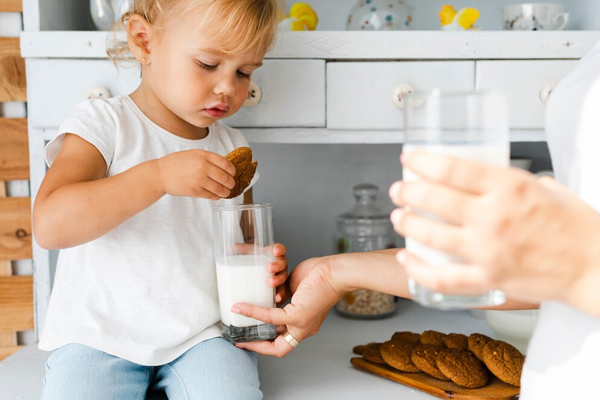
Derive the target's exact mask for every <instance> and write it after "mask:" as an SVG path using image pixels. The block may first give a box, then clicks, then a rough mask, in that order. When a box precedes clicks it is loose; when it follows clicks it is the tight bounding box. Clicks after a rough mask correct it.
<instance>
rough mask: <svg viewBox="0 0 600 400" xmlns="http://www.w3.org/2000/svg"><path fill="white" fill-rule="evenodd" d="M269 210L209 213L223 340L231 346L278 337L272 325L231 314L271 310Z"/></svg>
mask: <svg viewBox="0 0 600 400" xmlns="http://www.w3.org/2000/svg"><path fill="white" fill-rule="evenodd" d="M271 210H272V206H271V204H228V205H219V206H216V207H214V208H213V227H214V245H215V261H216V267H217V286H218V290H219V305H220V311H221V326H222V330H223V334H224V336H225V339H227V340H228V341H230V342H232V343H239V342H252V341H257V340H269V339H274V338H275V337H277V329H276V327H275V325H271V324H265V323H264V322H262V321H258V320H256V319H253V318H248V317H245V316H243V315H239V314H235V313H232V312H231V306H233V305H234V304H235V303H240V302H243V303H250V304H254V305H258V306H262V307H266V308H272V307H274V306H275V289H274V288H272V287H271V286H269V285H268V283H267V282H268V280H269V278H270V277H271V276H272V274H270V273H269V272H268V271H267V265H269V264H270V263H271V262H273V261H274V256H273V244H274V240H273V224H272V221H271V218H272V217H271V214H272V211H271Z"/></svg>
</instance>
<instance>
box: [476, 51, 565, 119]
mask: <svg viewBox="0 0 600 400" xmlns="http://www.w3.org/2000/svg"><path fill="white" fill-rule="evenodd" d="M575 64H577V61H574V60H544V61H539V60H536V61H523V60H519V61H498V60H496V61H478V62H477V69H476V84H475V85H476V87H477V88H478V89H489V90H497V91H500V92H503V93H504V95H505V97H506V99H507V103H508V110H509V115H510V120H509V121H510V126H511V128H513V129H543V127H544V114H545V109H546V103H547V101H548V98H549V97H550V94H551V93H552V89H553V88H554V86H555V85H556V84H557V83H558V81H560V79H561V78H562V77H563V76H565V75H566V74H567V73H568V72H569V71H570V70H571V69H572V68H573V67H574V66H575Z"/></svg>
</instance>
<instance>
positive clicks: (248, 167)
mask: <svg viewBox="0 0 600 400" xmlns="http://www.w3.org/2000/svg"><path fill="white" fill-rule="evenodd" d="M225 158H227V159H228V160H229V161H230V162H231V163H232V164H233V166H234V167H235V175H234V177H233V179H234V180H235V186H234V187H233V189H231V193H230V194H229V196H228V197H226V199H233V198H234V197H238V196H239V195H240V194H242V193H243V192H244V190H246V188H247V187H248V185H250V182H251V181H252V178H253V177H254V173H255V172H256V167H257V166H258V162H257V161H252V150H251V149H250V147H238V148H237V149H235V150H233V151H232V152H231V153H229V154H227V155H226V156H225Z"/></svg>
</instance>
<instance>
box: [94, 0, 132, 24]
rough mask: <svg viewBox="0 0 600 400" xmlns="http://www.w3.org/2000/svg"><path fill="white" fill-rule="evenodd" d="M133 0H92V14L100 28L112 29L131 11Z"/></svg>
mask: <svg viewBox="0 0 600 400" xmlns="http://www.w3.org/2000/svg"><path fill="white" fill-rule="evenodd" d="M132 5H133V0H90V14H91V16H92V21H93V22H94V26H95V27H96V29H98V30H102V31H108V30H111V29H112V27H113V25H114V24H115V22H117V21H118V20H119V18H121V16H122V15H123V14H124V13H126V12H127V11H129V9H130V8H131V6H132Z"/></svg>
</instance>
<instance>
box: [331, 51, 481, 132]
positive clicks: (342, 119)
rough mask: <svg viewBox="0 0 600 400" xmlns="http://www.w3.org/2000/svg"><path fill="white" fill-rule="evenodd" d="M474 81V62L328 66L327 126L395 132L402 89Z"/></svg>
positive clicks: (399, 121) (466, 85)
mask: <svg viewBox="0 0 600 400" xmlns="http://www.w3.org/2000/svg"><path fill="white" fill-rule="evenodd" d="M474 81H475V63H474V62H472V61H444V62H441V61H437V62H431V61H425V62H414V61H413V62H410V61H408V62H345V63H344V62H330V63H328V65H327V127H328V128H330V129H350V130H357V129H361V130H364V129H387V130H393V131H398V130H401V129H402V126H403V114H402V109H401V108H399V107H402V102H401V100H400V101H398V98H399V97H400V98H401V95H402V93H406V92H405V90H406V89H408V88H412V89H413V90H417V91H418V90H431V89H434V88H440V89H472V88H473V87H474ZM394 98H395V99H396V101H395V102H394V100H393V99H394Z"/></svg>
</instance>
